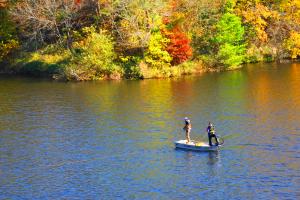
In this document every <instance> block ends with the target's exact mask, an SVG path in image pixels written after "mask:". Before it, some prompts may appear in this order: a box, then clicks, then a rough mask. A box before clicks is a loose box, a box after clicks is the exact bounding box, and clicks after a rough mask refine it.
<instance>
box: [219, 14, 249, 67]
mask: <svg viewBox="0 0 300 200" xmlns="http://www.w3.org/2000/svg"><path fill="white" fill-rule="evenodd" d="M244 32H245V31H244V27H243V26H242V23H241V19H240V18H239V17H238V16H236V15H235V14H232V13H225V14H224V15H223V16H222V18H221V19H220V21H219V22H218V24H217V35H216V37H215V41H216V43H217V44H219V51H218V54H217V57H218V59H219V61H220V62H221V63H222V64H224V66H226V67H237V66H239V65H240V64H242V63H243V61H244V57H245V55H244V54H245V50H246V49H245V44H244V41H243V40H244Z"/></svg>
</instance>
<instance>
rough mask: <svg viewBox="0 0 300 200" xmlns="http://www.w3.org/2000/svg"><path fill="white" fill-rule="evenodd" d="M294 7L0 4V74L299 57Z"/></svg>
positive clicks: (151, 70) (180, 1)
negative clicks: (2, 72)
mask: <svg viewBox="0 0 300 200" xmlns="http://www.w3.org/2000/svg"><path fill="white" fill-rule="evenodd" d="M299 8H300V0H266V1H262V0H0V63H1V64H0V69H1V70H0V71H4V72H15V73H24V74H31V75H37V76H45V75H46V76H51V77H53V78H56V79H65V80H97V79H121V78H128V79H135V78H155V77H156V78H158V77H172V76H180V75H183V74H192V73H198V72H201V71H203V70H221V69H223V70H224V69H234V68H237V67H239V66H241V64H243V63H249V62H271V61H277V60H283V59H296V58H297V57H298V56H300V9H299Z"/></svg>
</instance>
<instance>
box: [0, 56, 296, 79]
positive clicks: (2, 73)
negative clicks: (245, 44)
mask: <svg viewBox="0 0 300 200" xmlns="http://www.w3.org/2000/svg"><path fill="white" fill-rule="evenodd" d="M299 62H300V59H294V60H292V59H285V60H280V61H273V62H257V63H245V64H242V65H240V66H238V67H229V68H225V67H207V66H204V65H201V66H197V67H195V68H194V70H195V71H193V72H188V73H185V72H183V73H181V74H180V75H174V76H173V75H170V76H159V77H158V76H152V77H151V76H150V77H141V78H125V77H118V78H111V77H105V78H102V79H97V80H93V79H90V80H75V79H72V80H68V79H66V78H65V77H63V75H62V74H47V73H39V74H32V73H26V72H25V73H24V72H16V71H14V70H7V69H4V70H0V76H7V77H24V78H36V79H44V80H49V81H59V82H88V81H114V80H117V81H122V80H151V79H174V78H182V77H186V76H200V75H202V74H205V73H220V72H226V71H235V70H241V69H243V68H244V67H245V66H247V65H249V64H263V63H282V64H287V63H290V64H291V63H299ZM193 64H196V63H193Z"/></svg>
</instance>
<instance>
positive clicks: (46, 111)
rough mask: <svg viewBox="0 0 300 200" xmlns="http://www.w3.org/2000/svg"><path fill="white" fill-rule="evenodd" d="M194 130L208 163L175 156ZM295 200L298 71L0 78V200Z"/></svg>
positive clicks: (299, 159) (299, 140)
mask: <svg viewBox="0 0 300 200" xmlns="http://www.w3.org/2000/svg"><path fill="white" fill-rule="evenodd" d="M185 116H188V117H190V118H191V120H192V124H193V130H192V133H191V137H192V139H196V140H202V141H205V140H207V138H206V133H205V128H206V126H207V123H208V121H212V122H213V123H214V124H215V126H216V130H217V134H219V135H222V136H223V137H224V138H225V146H224V148H223V149H221V151H219V152H216V153H205V152H204V153H199V152H191V151H182V150H176V149H174V144H173V142H174V141H176V140H179V139H183V138H184V137H185V135H184V132H183V131H182V127H183V125H184V124H183V118H184V117H185ZM183 198H184V199H208V198H210V199H299V198H300V64H281V65H278V64H256V65H249V66H247V67H245V68H244V69H242V70H237V71H228V72H223V73H208V74H203V75H201V76H197V77H193V76H189V77H185V78H181V79H167V80H143V81H102V82H83V83H63V82H54V81H49V80H39V79H31V78H12V77H0V199H183Z"/></svg>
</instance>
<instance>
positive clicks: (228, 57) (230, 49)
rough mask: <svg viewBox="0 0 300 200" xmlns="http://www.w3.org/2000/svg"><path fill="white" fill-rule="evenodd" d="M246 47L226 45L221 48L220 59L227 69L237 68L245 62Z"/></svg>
mask: <svg viewBox="0 0 300 200" xmlns="http://www.w3.org/2000/svg"><path fill="white" fill-rule="evenodd" d="M244 51H245V47H244V46H243V45H241V46H238V45H232V44H230V43H225V44H222V45H221V46H220V49H219V52H218V58H219V59H220V61H221V62H222V63H223V64H224V65H225V66H226V67H237V66H239V65H240V64H241V63H243V61H244V57H245V56H244Z"/></svg>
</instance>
